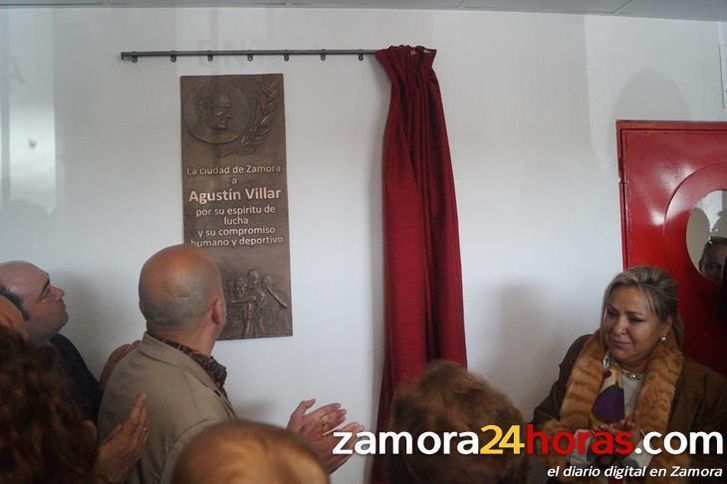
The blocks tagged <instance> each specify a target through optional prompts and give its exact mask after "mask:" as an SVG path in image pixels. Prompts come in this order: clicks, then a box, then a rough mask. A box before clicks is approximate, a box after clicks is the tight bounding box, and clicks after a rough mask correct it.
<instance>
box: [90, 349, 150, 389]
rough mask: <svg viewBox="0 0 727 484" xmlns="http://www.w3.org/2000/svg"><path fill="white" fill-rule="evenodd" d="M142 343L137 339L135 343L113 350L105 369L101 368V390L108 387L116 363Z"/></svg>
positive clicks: (99, 382)
mask: <svg viewBox="0 0 727 484" xmlns="http://www.w3.org/2000/svg"><path fill="white" fill-rule="evenodd" d="M140 343H141V341H139V340H136V341H134V342H133V343H127V344H125V345H121V346H119V347H118V348H116V349H115V350H114V351H112V352H111V355H109V359H108V360H107V361H106V364H105V365H104V367H103V370H101V376H100V377H99V379H98V385H99V386H100V387H101V390H103V389H104V388H106V384H107V383H108V382H109V378H110V377H111V372H112V371H114V368H115V367H116V364H117V363H118V362H119V361H121V359H122V358H123V357H124V356H126V355H128V354H129V353H131V352H132V351H134V350H135V349H136V348H138V347H139V344H140Z"/></svg>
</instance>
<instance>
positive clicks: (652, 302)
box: [601, 265, 684, 346]
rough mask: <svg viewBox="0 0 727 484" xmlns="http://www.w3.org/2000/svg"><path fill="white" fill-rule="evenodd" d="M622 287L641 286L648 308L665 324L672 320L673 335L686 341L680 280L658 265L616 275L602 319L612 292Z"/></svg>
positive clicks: (606, 292) (679, 340)
mask: <svg viewBox="0 0 727 484" xmlns="http://www.w3.org/2000/svg"><path fill="white" fill-rule="evenodd" d="M621 287H634V288H637V289H639V290H640V291H641V292H642V293H643V294H644V296H646V300H647V301H648V303H649V308H650V309H651V311H652V312H653V313H654V314H655V315H656V317H657V318H658V319H659V321H660V322H662V323H666V321H667V320H668V319H671V321H672V325H671V329H672V332H673V333H674V338H675V339H676V341H677V344H679V345H680V346H681V344H682V342H683V341H684V322H683V321H682V318H681V316H679V311H678V309H677V305H678V303H679V298H678V295H677V282H676V281H675V280H674V278H673V277H671V276H670V275H669V273H668V272H666V271H665V270H663V269H660V268H658V267H653V266H646V265H639V266H634V267H629V268H628V269H626V270H625V271H623V272H621V273H619V274H617V275H616V277H614V278H613V280H612V281H611V283H610V284H609V285H608V287H606V290H605V291H604V293H603V301H602V303H601V318H603V315H604V314H606V303H607V302H608V300H609V299H610V298H611V295H612V294H613V292H614V291H615V290H616V289H618V288H621ZM602 343H603V342H602Z"/></svg>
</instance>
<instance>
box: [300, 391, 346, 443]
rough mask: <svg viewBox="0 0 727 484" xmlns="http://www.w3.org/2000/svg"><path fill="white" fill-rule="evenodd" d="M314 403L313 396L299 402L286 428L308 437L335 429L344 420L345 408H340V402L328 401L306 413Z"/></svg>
mask: <svg viewBox="0 0 727 484" xmlns="http://www.w3.org/2000/svg"><path fill="white" fill-rule="evenodd" d="M315 403H316V399H315V398H311V399H310V400H303V401H302V402H300V403H299V404H298V406H297V407H296V408H295V410H293V413H291V414H290V420H288V430H291V431H293V432H295V433H297V434H300V435H301V436H302V437H303V438H304V439H308V438H311V437H318V436H320V435H322V434H324V433H326V432H328V431H329V430H331V429H335V428H336V427H338V426H339V425H340V424H342V423H343V421H344V420H346V409H345V408H341V404H340V403H329V404H327V405H323V406H321V407H318V408H317V409H315V410H314V411H312V412H310V413H306V412H307V411H308V409H310V408H311V407H312V406H313V405H314V404H315Z"/></svg>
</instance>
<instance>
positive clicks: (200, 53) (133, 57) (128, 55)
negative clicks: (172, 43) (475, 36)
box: [121, 49, 377, 62]
mask: <svg viewBox="0 0 727 484" xmlns="http://www.w3.org/2000/svg"><path fill="white" fill-rule="evenodd" d="M376 52H377V51H375V50H363V49H358V50H326V49H320V50H166V51H163V50H158V51H144V52H137V51H133V52H122V53H121V60H125V61H131V62H137V61H138V60H139V57H169V60H170V61H171V62H177V57H207V60H208V61H210V62H212V60H213V59H214V58H215V56H240V55H246V56H247V60H249V61H252V60H253V58H254V57H255V56H256V55H259V56H263V55H273V56H274V55H281V56H283V59H284V60H285V61H286V62H287V61H288V60H290V56H291V55H317V56H320V58H321V60H322V61H324V60H326V56H329V55H357V56H358V60H360V61H362V60H363V58H364V56H365V55H373V54H375V53H376Z"/></svg>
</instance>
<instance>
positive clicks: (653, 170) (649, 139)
mask: <svg viewBox="0 0 727 484" xmlns="http://www.w3.org/2000/svg"><path fill="white" fill-rule="evenodd" d="M616 131H617V137H618V158H619V160H618V161H619V176H620V180H619V189H620V198H621V229H622V231H621V235H622V250H623V264H624V267H631V266H634V265H637V264H650V265H655V266H659V267H663V268H665V269H667V270H668V271H669V272H670V273H671V274H672V275H673V276H674V277H675V278H676V280H677V282H678V283H679V309H680V312H681V314H682V316H683V318H684V320H685V329H686V331H685V341H684V351H685V353H687V354H688V355H690V356H692V357H693V358H694V359H696V360H697V361H700V362H702V363H704V364H705V365H707V366H710V367H712V368H714V369H716V370H717V371H720V372H721V373H722V374H727V358H725V357H724V353H725V352H726V351H727V322H725V321H724V318H723V317H722V316H720V313H719V307H720V298H721V292H720V288H719V287H717V286H716V285H715V284H713V283H711V282H709V281H707V280H706V279H705V278H704V277H702V276H701V274H699V272H698V270H697V269H696V268H695V267H694V265H693V264H692V262H691V259H690V258H689V255H688V252H687V245H686V227H687V221H688V220H689V215H690V213H691V210H692V208H693V207H694V205H695V204H696V203H697V202H698V201H699V200H701V199H702V198H703V197H704V196H705V195H707V194H708V193H709V192H711V191H714V190H727V123H721V122H682V121H679V122H676V121H617V122H616Z"/></svg>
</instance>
